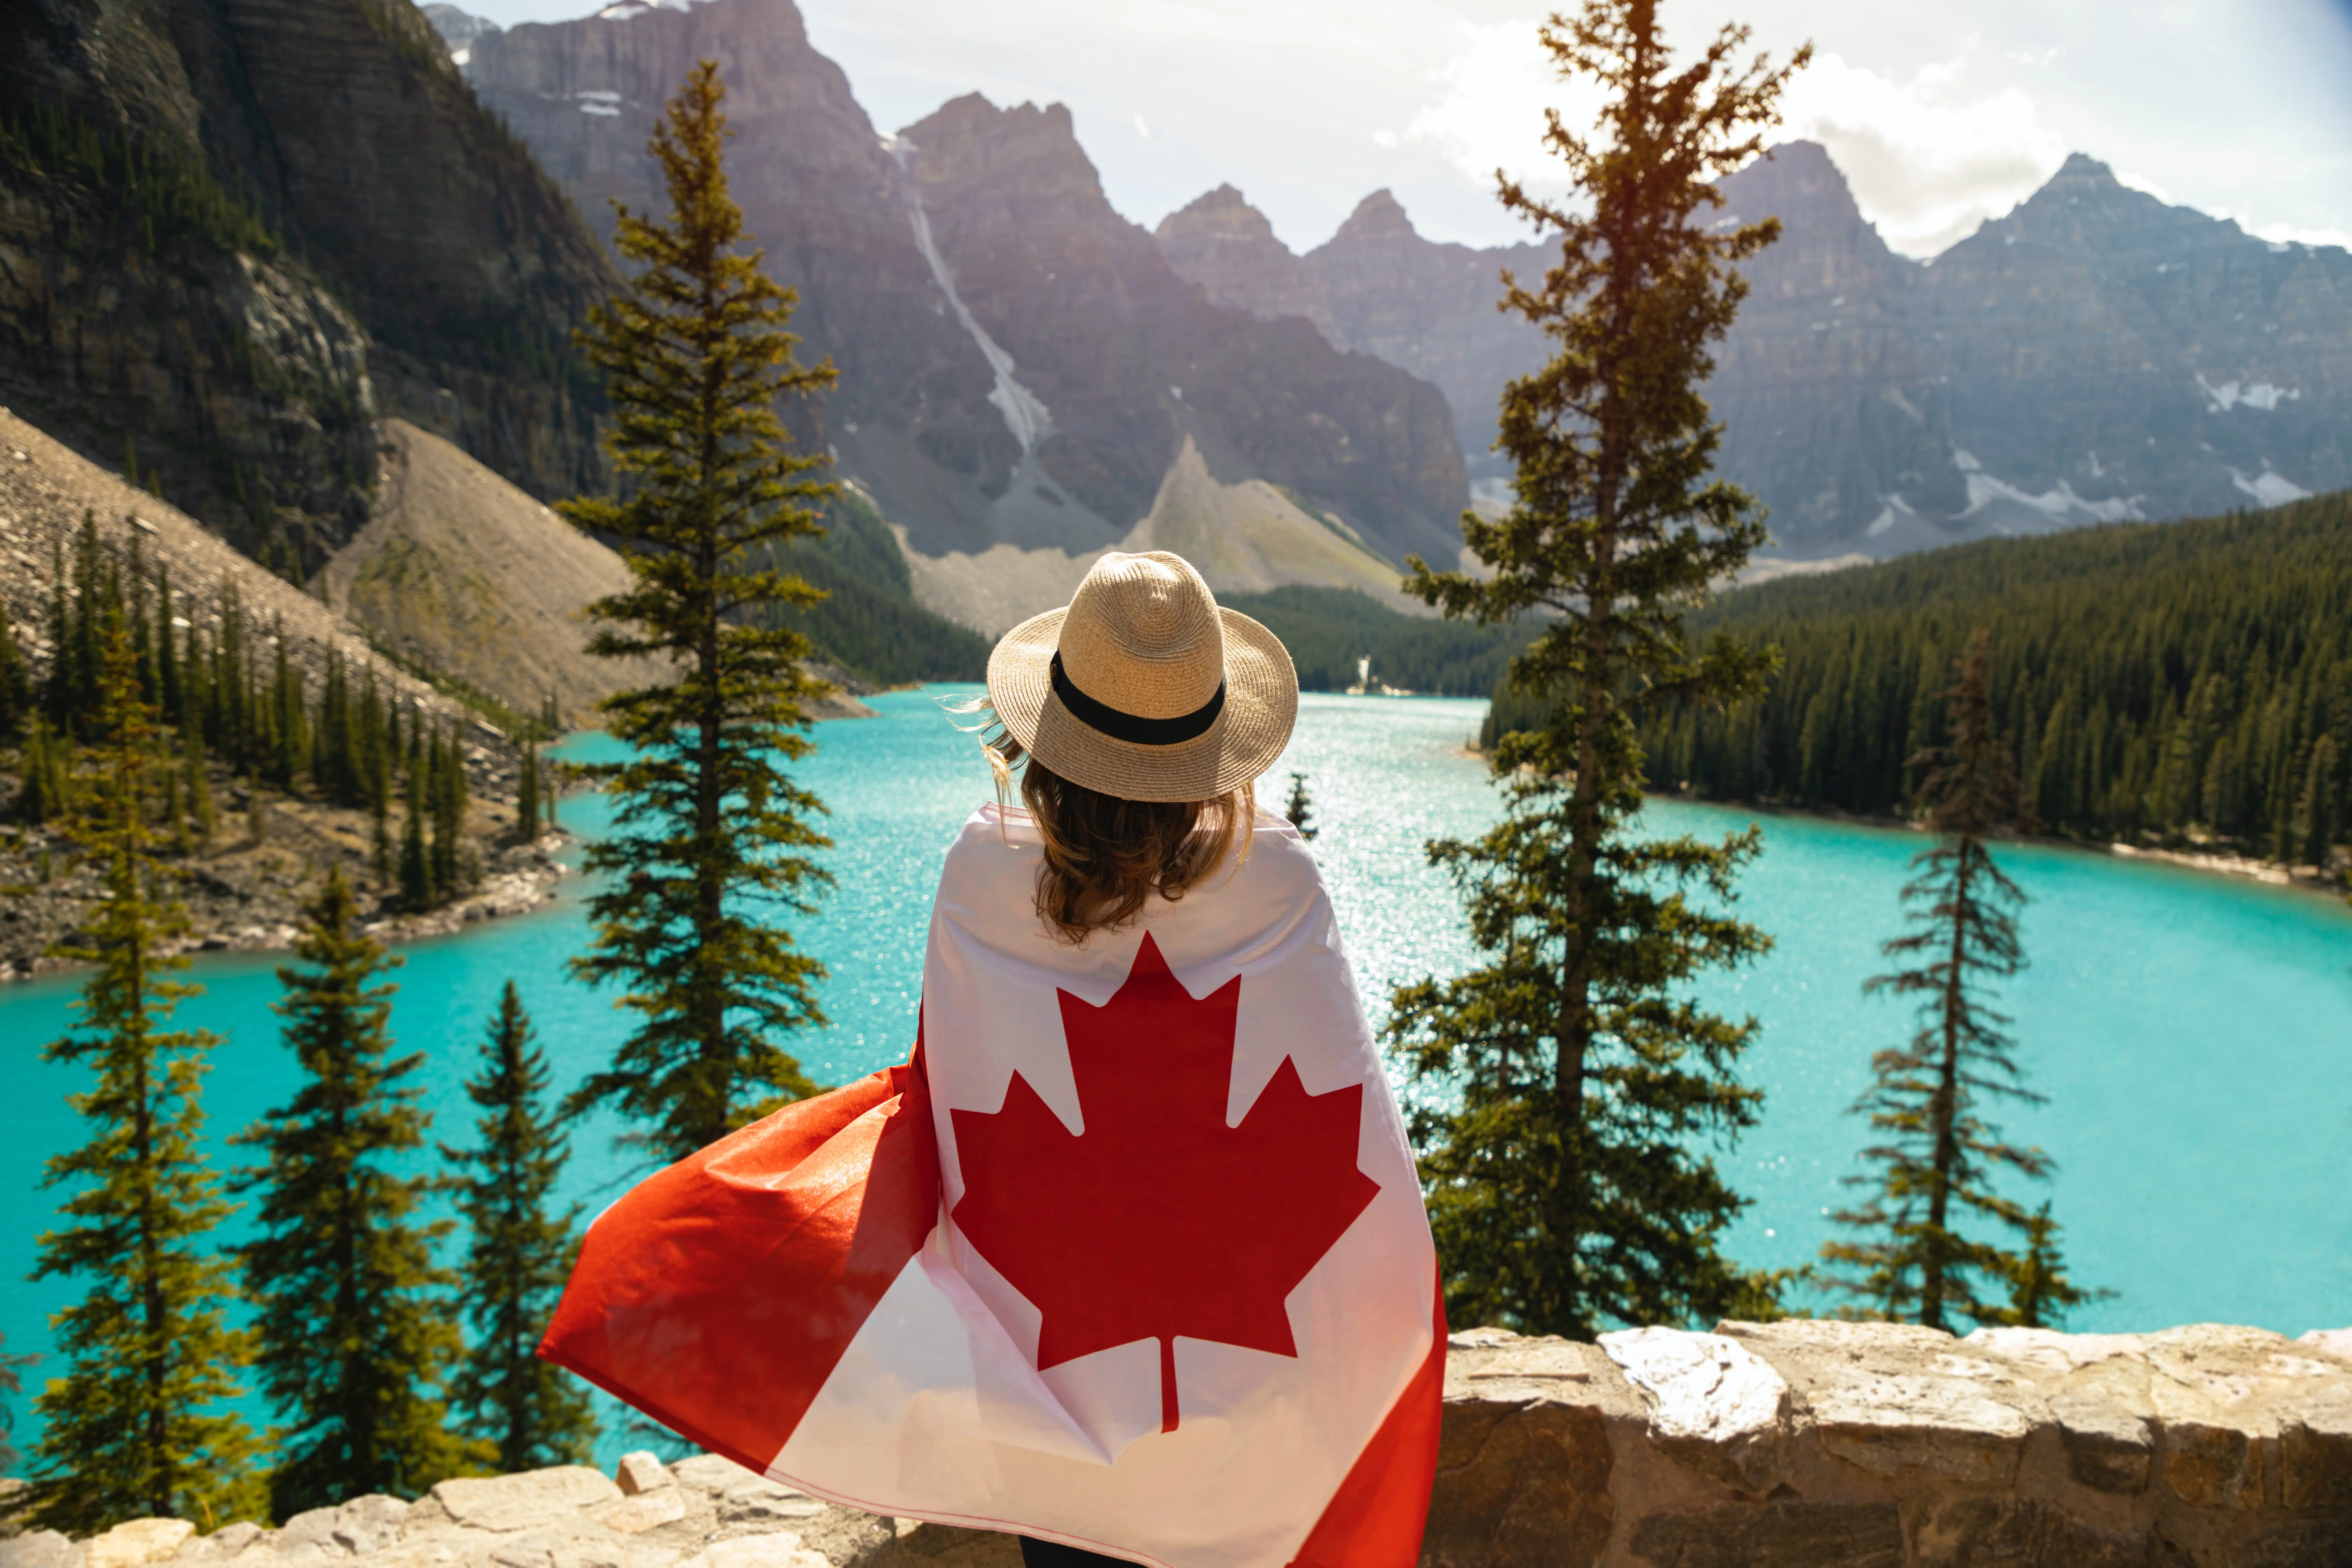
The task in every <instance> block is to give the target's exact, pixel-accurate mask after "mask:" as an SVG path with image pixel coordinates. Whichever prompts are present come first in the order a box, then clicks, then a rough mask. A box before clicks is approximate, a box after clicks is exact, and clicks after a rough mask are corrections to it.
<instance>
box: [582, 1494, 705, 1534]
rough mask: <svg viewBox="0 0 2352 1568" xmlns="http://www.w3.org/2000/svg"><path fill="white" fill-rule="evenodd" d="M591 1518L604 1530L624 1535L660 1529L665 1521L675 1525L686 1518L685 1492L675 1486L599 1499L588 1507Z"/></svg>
mask: <svg viewBox="0 0 2352 1568" xmlns="http://www.w3.org/2000/svg"><path fill="white" fill-rule="evenodd" d="M588 1517H589V1518H590V1519H593V1520H594V1521H596V1522H597V1523H599V1524H601V1525H603V1526H604V1528H605V1529H607V1530H610V1531H616V1532H617V1533H619V1534H622V1535H636V1534H640V1533H642V1532H644V1531H648V1530H658V1529H659V1528H661V1527H662V1526H663V1525H665V1524H676V1523H677V1521H679V1520H682V1519H684V1518H685V1517H686V1494H685V1493H684V1492H683V1491H682V1490H680V1489H678V1488H677V1487H675V1486H667V1487H663V1488H662V1489H659V1490H658V1491H650V1492H638V1493H635V1494H634V1495H632V1496H629V1497H624V1498H616V1499H614V1500H613V1501H611V1502H600V1503H597V1504H596V1505H594V1506H593V1507H592V1508H590V1509H589V1510H588Z"/></svg>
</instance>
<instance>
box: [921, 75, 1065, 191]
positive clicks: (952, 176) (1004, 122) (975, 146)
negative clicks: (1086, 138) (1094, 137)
mask: <svg viewBox="0 0 2352 1568" xmlns="http://www.w3.org/2000/svg"><path fill="white" fill-rule="evenodd" d="M898 134H899V136H900V137H901V138H903V139H904V140H905V141H907V142H909V143H910V144H911V145H912V146H913V148H914V152H915V162H914V163H913V165H911V166H912V167H914V168H915V169H916V172H917V178H919V179H920V180H922V181H923V182H924V183H926V184H963V183H965V182H968V181H972V180H1001V181H1006V182H1009V183H1011V184H1016V185H1018V186H1019V187H1021V188H1022V189H1023V190H1024V192H1030V193H1035V194H1043V193H1045V192H1053V193H1055V194H1057V195H1062V196H1064V197H1069V196H1074V195H1087V194H1090V195H1092V197H1093V198H1094V200H1095V202H1097V203H1099V204H1101V205H1102V206H1103V207H1105V208H1106V209H1108V206H1109V205H1110V204H1109V199H1108V197H1106V196H1104V195H1103V194H1102V180H1101V177H1100V176H1099V175H1098V174H1097V173H1096V172H1095V165H1094V160H1092V159H1090V158H1088V157H1087V153H1086V149H1085V148H1083V147H1081V146H1079V145H1078V137H1077V132H1076V128H1075V126H1074V125H1073V124H1072V122H1071V120H1070V110H1069V108H1068V106H1067V105H1066V104H1059V103H1049V104H1047V105H1045V107H1044V108H1042V109H1041V108H1039V107H1038V106H1037V105H1035V104H1034V103H1018V104H1013V105H1012V106H1010V107H1008V108H1004V109H999V108H998V107H997V106H996V105H995V104H993V103H991V102H990V101H989V100H987V99H986V98H984V97H982V95H981V94H979V93H976V92H968V93H965V94H964V95H963V96H962V97H961V98H955V99H950V100H948V101H947V102H945V103H943V104H941V105H940V107H939V108H938V109H936V110H933V111H932V112H931V113H930V114H929V116H927V117H926V118H924V119H922V120H919V121H916V122H915V123H914V124H912V125H909V126H908V127H907V128H906V129H904V130H902V131H901V132H898Z"/></svg>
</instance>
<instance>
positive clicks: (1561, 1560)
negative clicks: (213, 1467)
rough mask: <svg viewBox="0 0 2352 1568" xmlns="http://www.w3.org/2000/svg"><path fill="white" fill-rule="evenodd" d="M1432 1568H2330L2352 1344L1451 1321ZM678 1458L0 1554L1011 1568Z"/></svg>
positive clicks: (2339, 1336)
mask: <svg viewBox="0 0 2352 1568" xmlns="http://www.w3.org/2000/svg"><path fill="white" fill-rule="evenodd" d="M1445 1399H1446V1410H1445V1435H1444V1447H1443V1449H1442V1451H1441V1453H1440V1456H1439V1461H1438V1476H1437V1488H1436V1494H1435V1497H1434V1499H1433V1502H1432V1506H1431V1510H1430V1519H1429V1532H1428V1536H1427V1539H1426V1542H1425V1543H1424V1546H1423V1555H1422V1561H1423V1564H1424V1565H1425V1568H1538V1565H1540V1568H1598V1565H1607V1568H1929V1565H1934V1568H1946V1565H1949V1568H1996V1565H1998V1568H2141V1565H2146V1568H2159V1565H2161V1568H2245V1565H2260V1568H2341V1565H2344V1564H2347V1563H2352V1330H2336V1331H2332V1332H2322V1333H2312V1334H2306V1335H2305V1336H2304V1337H2303V1338H2302V1339H2301V1340H2287V1339H2284V1338H2282V1337H2281V1336H2279V1335H2276V1334H2272V1333H2265V1332H2263V1331H2257V1330H2252V1329H2238V1328H2225V1327H2218V1326H2213V1325H2203V1326H2199V1327H2194V1328H2186V1329H2174V1330H2170V1331H2166V1332H2164V1333H2158V1334H2148V1335H2124V1334H2076V1335H2066V1334H2058V1333H2052V1332H2047V1331H2040V1330H1994V1331H1983V1332H1979V1333H1975V1334H1971V1335H1969V1337H1968V1338H1966V1339H1960V1340H1956V1339H1954V1338H1952V1337H1951V1336H1950V1335H1948V1334H1943V1333H1938V1332H1936V1331H1931V1330H1927V1329H1917V1328H1908V1327H1903V1326H1899V1325H1892V1324H1863V1323H1835V1322H1790V1323H1776V1324H1770V1325H1758V1324H1747V1323H1727V1324H1725V1325H1723V1327H1722V1331H1720V1332H1718V1333H1713V1334H1697V1333H1685V1332H1681V1331H1675V1330H1670V1329H1638V1330H1632V1331H1626V1332H1623V1333H1617V1334H1609V1335H1604V1336H1603V1337H1602V1339H1601V1342H1600V1343H1599V1344H1598V1345H1589V1344H1579V1343H1574V1342H1569V1341H1565V1340H1554V1339H1525V1338H1521V1337H1518V1336H1517V1335H1513V1334H1509V1333H1506V1332H1503V1331H1499V1330H1492V1329H1479V1330H1472V1331H1467V1332H1465V1333H1460V1334H1456V1335H1455V1336H1454V1340H1453V1348H1452V1352H1451V1354H1450V1355H1449V1356H1448V1358H1447V1365H1446V1378H1445ZM1019 1561H1020V1556H1019V1552H1018V1550H1017V1548H1016V1546H1015V1544H1014V1543H1013V1541H1012V1540H1011V1539H1010V1538H1009V1537H1005V1536H1001V1535H988V1534H982V1533H980V1532H978V1531H963V1530H949V1529H943V1528H941V1527H940V1526H937V1525H929V1524H915V1523H913V1522H911V1521H891V1520H887V1519H877V1518H876V1517H874V1516H872V1515H869V1514H862V1513H857V1512H855V1511H853V1510H848V1509H842V1508H835V1507H832V1506H830V1505H828V1504H825V1503H823V1502H820V1501H818V1500H815V1499H814V1498H810V1497H806V1496H803V1495H802V1494H801V1493H798V1492H796V1491H793V1490H792V1489H789V1488H786V1487H782V1486H778V1485H776V1484H775V1483H773V1482H772V1481H768V1480H765V1479H761V1478H760V1477H757V1476H754V1475H752V1474H751V1473H750V1472H748V1471H746V1470H743V1469H740V1468H738V1467H736V1466H735V1465H732V1464H730V1463H729V1462H728V1461H726V1460H724V1459H720V1458H714V1457H711V1456H709V1455H699V1456H697V1457H695V1458H688V1459H685V1460H682V1461H680V1462H678V1463H677V1464H676V1465H673V1466H667V1467H666V1466H664V1465H662V1464H660V1463H659V1462H658V1461H656V1459H655V1458H653V1456H651V1455H649V1454H634V1455H631V1456H629V1457H628V1458H625V1459H623V1460H622V1461H621V1465H620V1467H619V1473H618V1475H617V1476H616V1477H614V1478H613V1479H607V1478H606V1477H605V1476H604V1475H603V1474H602V1473H600V1472H598V1471H596V1470H593V1469H587V1468H577V1467H573V1468H558V1469H550V1470H538V1471H533V1472H530V1473H529V1474H526V1475H518V1476H501V1477H494V1478H489V1479H478V1480H452V1481H444V1482H443V1483H441V1485H439V1486H437V1487H436V1488H434V1489H433V1490H432V1492H431V1494H430V1495H428V1496H426V1497H425V1498H423V1499H420V1500H417V1501H416V1502H415V1503H413V1504H412V1503H404V1502H401V1501H399V1500H395V1499H392V1498H362V1499H360V1500H357V1501H355V1502H351V1503H346V1504H345V1505H343V1506H342V1507H341V1508H337V1509H321V1510H317V1511H316V1512H312V1513H306V1514H302V1515H299V1516H298V1517H296V1518H295V1519H292V1520H290V1521H288V1522H287V1524H286V1526H285V1528H283V1529H282V1530H277V1531H263V1530H261V1529H258V1528H257V1527H256V1526H254V1525H251V1524H234V1525H231V1526H229V1527H228V1528H226V1529H225V1530H222V1531H218V1532H216V1533H215V1534H213V1535H209V1536H204V1537H198V1536H196V1535H195V1534H194V1530H193V1527H192V1526H190V1525H188V1524H187V1523H185V1522H184V1521H175V1520H142V1521H137V1522H134V1523H131V1524H126V1525H122V1526H121V1527H119V1528H117V1529H116V1530H113V1531H110V1532H108V1533H107V1534H105V1535H102V1536H99V1537H97V1538H95V1539H94V1540H90V1541H87V1542H69V1541H68V1540H66V1539H65V1538H64V1537H63V1536H59V1535H55V1534H49V1533H39V1534H33V1535H26V1536H20V1537H18V1538H16V1540H14V1541H9V1542H0V1568H147V1565H148V1564H151V1563H153V1564H160V1563H169V1564H171V1565H172V1568H341V1565H342V1564H344V1563H352V1564H354V1565H357V1564H362V1563H363V1564H365V1565H366V1568H442V1565H446V1568H1017V1564H1018V1563H1019Z"/></svg>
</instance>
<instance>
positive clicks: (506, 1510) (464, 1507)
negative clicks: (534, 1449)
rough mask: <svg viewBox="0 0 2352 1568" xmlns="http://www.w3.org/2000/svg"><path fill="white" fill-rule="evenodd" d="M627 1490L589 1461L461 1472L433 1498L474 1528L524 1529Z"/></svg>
mask: <svg viewBox="0 0 2352 1568" xmlns="http://www.w3.org/2000/svg"><path fill="white" fill-rule="evenodd" d="M620 1495H621V1489H620V1488H619V1487H617V1486H614V1484H613V1482H612V1481H611V1480H610V1479H608V1478H607V1477H606V1476H605V1474H604V1471H602V1470H598V1469H592V1468H589V1467H588V1466H586V1465H557V1466H554V1467H553V1468H549V1469H544V1470H525V1471H523V1472H522V1473H521V1474H520V1475H513V1476H488V1477H482V1478H476V1477H471V1476H461V1477H457V1478H455V1479H450V1480H446V1481H443V1482H441V1483H440V1484H438V1485H437V1486H436V1487H435V1488H434V1489H433V1492H432V1496H433V1500H434V1501H436V1502H437V1503H439V1504H440V1505H441V1506H442V1507H443V1508H444V1509H446V1510H447V1511H448V1515H449V1517H450V1519H451V1520H453V1521H456V1522H457V1523H458V1524H461V1525H464V1526H466V1527H467V1528H468V1529H471V1530H496V1531H510V1530H524V1529H528V1528H530V1526H532V1525H535V1524H540V1523H542V1522H544V1521H546V1520H548V1519H549V1518H551V1517H555V1516H560V1515H562V1514H567V1513H576V1512H577V1511H579V1510H582V1509H583V1508H591V1507H593V1506H594V1505H595V1504H597V1503H601V1502H611V1501H613V1500H615V1499H617V1498H618V1497H620Z"/></svg>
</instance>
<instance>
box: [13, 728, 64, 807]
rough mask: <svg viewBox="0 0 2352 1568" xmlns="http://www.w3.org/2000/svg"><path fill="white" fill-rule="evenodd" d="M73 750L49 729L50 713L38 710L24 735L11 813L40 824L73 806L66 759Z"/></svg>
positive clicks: (61, 737) (60, 736)
mask: <svg viewBox="0 0 2352 1568" xmlns="http://www.w3.org/2000/svg"><path fill="white" fill-rule="evenodd" d="M72 750H73V746H72V743H71V742H68V740H66V738H65V737H63V736H62V735H57V734H53V733H52V732H51V731H50V730H49V720H48V715H47V714H46V713H40V712H36V713H35V714H34V715H33V723H32V729H31V731H30V732H29V733H27V734H26V737H25V745H24V749H23V752H21V754H20V756H19V758H18V767H17V771H18V773H20V774H21V775H22V776H21V777H20V778H19V779H18V781H17V784H16V799H15V800H13V801H11V802H9V804H8V815H9V816H13V817H15V818H16V820H17V821H18V822H21V823H23V824H24V825H25V826H27V827H37V826H41V825H42V824H43V823H47V822H54V821H56V820H57V819H58V818H59V817H60V816H64V815H65V814H66V812H67V811H68V809H70V806H71V801H72V788H71V785H70V784H69V783H68V776H67V765H66V759H67V757H68V755H69V754H70V753H71V752H72Z"/></svg>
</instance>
